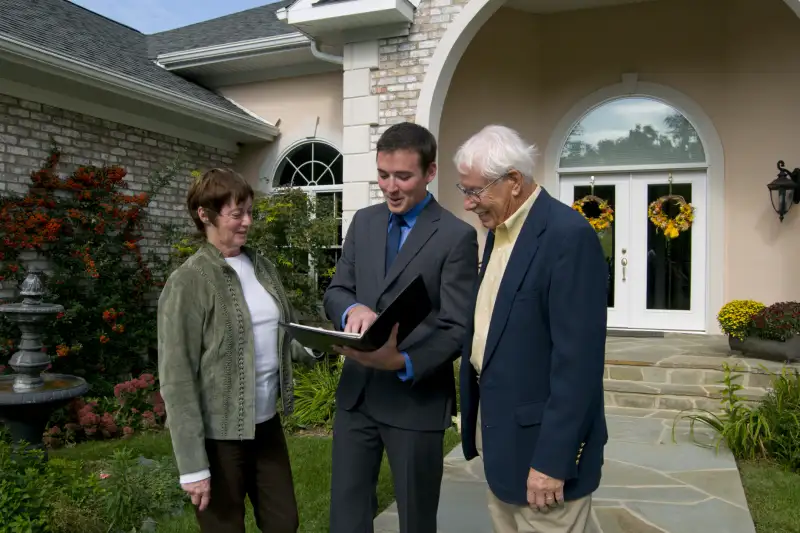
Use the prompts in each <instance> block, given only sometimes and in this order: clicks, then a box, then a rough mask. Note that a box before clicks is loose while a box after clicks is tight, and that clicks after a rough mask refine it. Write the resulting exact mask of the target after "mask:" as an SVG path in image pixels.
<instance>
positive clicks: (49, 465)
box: [0, 442, 100, 533]
mask: <svg viewBox="0 0 800 533" xmlns="http://www.w3.org/2000/svg"><path fill="white" fill-rule="evenodd" d="M99 495H100V488H99V485H98V483H97V481H96V480H94V479H93V478H92V477H91V476H90V475H88V474H86V473H84V471H83V469H82V465H81V464H80V463H77V462H68V461H59V460H56V459H54V460H51V461H49V462H45V461H44V452H43V451H41V450H36V449H32V448H27V447H26V448H20V449H19V450H17V451H16V452H13V450H12V447H11V446H9V445H8V444H6V443H5V442H0V533H39V532H59V531H60V530H59V529H58V528H56V527H54V525H53V523H54V520H53V516H54V514H55V512H56V510H57V508H58V504H57V503H56V502H58V501H69V503H70V505H71V506H72V507H74V508H80V507H81V506H83V505H84V504H86V502H90V501H96V500H97V498H98V496H99Z"/></svg>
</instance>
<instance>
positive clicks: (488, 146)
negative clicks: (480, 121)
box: [453, 124, 536, 183]
mask: <svg viewBox="0 0 800 533" xmlns="http://www.w3.org/2000/svg"><path fill="white" fill-rule="evenodd" d="M535 157H536V146H535V145H529V144H528V143H526V142H525V141H523V140H522V137H520V135H519V133H517V132H516V131H514V130H512V129H511V128H508V127H506V126H499V125H496V124H495V125H491V126H486V127H485V128H483V129H482V130H481V131H479V132H478V133H476V134H475V135H473V136H472V137H470V138H469V139H468V140H467V141H466V142H465V143H464V144H462V145H461V147H460V148H459V149H458V152H456V155H455V157H454V158H453V162H454V163H455V165H456V169H458V172H459V173H461V174H469V173H470V172H471V171H473V170H477V171H479V172H480V173H481V175H482V176H483V177H485V178H487V179H495V178H499V177H500V176H502V175H504V174H506V173H507V172H508V171H509V170H511V169H514V170H516V171H517V172H519V173H520V174H522V177H523V178H524V179H525V182H526V183H531V182H533V169H534V167H535Z"/></svg>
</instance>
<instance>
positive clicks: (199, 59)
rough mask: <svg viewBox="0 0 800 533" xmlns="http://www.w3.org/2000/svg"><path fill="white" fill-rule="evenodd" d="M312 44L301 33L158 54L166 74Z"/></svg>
mask: <svg viewBox="0 0 800 533" xmlns="http://www.w3.org/2000/svg"><path fill="white" fill-rule="evenodd" d="M310 44H311V41H310V39H309V38H308V37H306V36H305V35H303V34H302V33H300V32H293V33H286V34H283V35H274V36H271V37H262V38H259V39H251V40H247V41H239V42H233V43H225V44H219V45H214V46H206V47H203V48H192V49H190V50H181V51H179V52H168V53H165V54H159V55H158V56H157V57H156V62H157V63H158V64H159V65H161V66H162V67H164V68H165V69H167V70H173V69H180V68H189V67H193V66H198V65H206V64H209V63H218V62H223V61H233V60H236V59H241V58H244V57H249V56H253V55H258V54H264V53H270V52H281V51H284V50H295V49H297V48H303V47H306V46H309V45H310Z"/></svg>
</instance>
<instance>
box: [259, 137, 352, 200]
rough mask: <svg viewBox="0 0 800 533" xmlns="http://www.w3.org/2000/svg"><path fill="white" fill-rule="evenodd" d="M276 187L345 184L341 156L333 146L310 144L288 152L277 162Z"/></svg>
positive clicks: (323, 143)
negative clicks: (343, 182)
mask: <svg viewBox="0 0 800 533" xmlns="http://www.w3.org/2000/svg"><path fill="white" fill-rule="evenodd" d="M274 183H275V186H276V187H303V188H306V187H326V186H327V187H330V186H339V187H340V188H341V185H342V154H341V153H339V150H337V149H336V148H334V147H333V146H331V145H330V144H328V143H326V142H322V141H316V140H315V141H308V142H304V143H302V144H299V145H297V146H295V147H294V148H292V149H291V150H289V152H288V153H287V154H286V155H284V156H283V159H281V161H280V162H279V163H278V168H277V170H276V172H275V182H274Z"/></svg>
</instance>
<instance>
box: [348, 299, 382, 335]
mask: <svg viewBox="0 0 800 533" xmlns="http://www.w3.org/2000/svg"><path fill="white" fill-rule="evenodd" d="M376 318H378V315H376V314H375V311H373V310H372V309H370V308H369V307H367V306H366V305H361V304H358V305H356V306H355V307H353V308H352V309H351V310H350V312H349V313H348V314H347V323H346V324H345V326H344V330H345V331H346V332H347V333H359V334H360V333H364V332H365V331H367V328H368V327H370V326H371V325H372V323H373V322H375V319H376Z"/></svg>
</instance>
